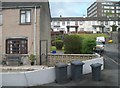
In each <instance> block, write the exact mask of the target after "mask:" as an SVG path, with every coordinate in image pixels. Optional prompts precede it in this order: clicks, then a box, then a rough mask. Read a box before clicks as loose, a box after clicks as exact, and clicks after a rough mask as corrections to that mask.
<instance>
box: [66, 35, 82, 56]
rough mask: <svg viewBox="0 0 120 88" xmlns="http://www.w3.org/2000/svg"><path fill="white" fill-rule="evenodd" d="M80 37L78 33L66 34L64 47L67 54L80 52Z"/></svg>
mask: <svg viewBox="0 0 120 88" xmlns="http://www.w3.org/2000/svg"><path fill="white" fill-rule="evenodd" d="M81 42H82V38H81V37H80V36H79V35H66V36H65V37H64V49H65V53H67V54H80V53H81V52H80V51H81Z"/></svg>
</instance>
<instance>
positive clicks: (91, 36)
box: [50, 34, 109, 52]
mask: <svg viewBox="0 0 120 88" xmlns="http://www.w3.org/2000/svg"><path fill="white" fill-rule="evenodd" d="M78 35H79V36H80V37H82V38H92V39H96V37H99V36H104V37H105V38H108V37H109V36H108V35H106V34H78ZM50 50H51V51H54V50H55V51H57V52H64V47H63V48H62V50H57V49H56V47H55V46H51V49H50Z"/></svg>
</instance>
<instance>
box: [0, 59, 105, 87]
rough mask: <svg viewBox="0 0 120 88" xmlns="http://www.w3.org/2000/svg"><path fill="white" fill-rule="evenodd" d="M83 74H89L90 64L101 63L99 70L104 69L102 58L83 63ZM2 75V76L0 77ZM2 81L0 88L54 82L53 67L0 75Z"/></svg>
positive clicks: (69, 73)
mask: <svg viewBox="0 0 120 88" xmlns="http://www.w3.org/2000/svg"><path fill="white" fill-rule="evenodd" d="M83 62H84V63H85V64H84V65H83V74H88V73H91V66H90V65H91V64H93V63H101V64H102V67H101V70H103V69H104V61H103V57H97V58H94V59H90V60H86V61H83ZM1 75H2V76H1ZM70 75H71V72H70V65H68V78H69V77H70ZM0 77H2V78H0V79H2V84H1V85H2V86H36V85H42V84H47V83H52V82H55V78H56V77H55V67H48V68H46V69H41V70H35V71H29V72H11V73H10V72H9V73H4V72H3V73H0Z"/></svg>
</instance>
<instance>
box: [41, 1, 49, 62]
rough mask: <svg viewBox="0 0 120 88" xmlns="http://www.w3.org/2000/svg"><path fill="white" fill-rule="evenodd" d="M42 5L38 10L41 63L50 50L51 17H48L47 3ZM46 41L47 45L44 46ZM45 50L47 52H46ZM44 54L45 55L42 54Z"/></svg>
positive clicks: (44, 60)
mask: <svg viewBox="0 0 120 88" xmlns="http://www.w3.org/2000/svg"><path fill="white" fill-rule="evenodd" d="M43 5H44V6H42V7H41V12H40V18H41V19H40V25H41V26H40V41H41V50H40V53H41V63H42V64H45V63H44V62H46V56H47V53H49V52H50V46H51V34H50V33H51V32H50V31H51V29H50V28H51V25H50V24H51V19H50V14H49V11H48V9H46V8H49V7H48V5H47V3H43ZM46 43H47V46H46ZM46 50H47V52H46ZM42 54H43V55H45V56H42Z"/></svg>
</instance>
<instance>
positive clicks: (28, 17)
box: [26, 11, 30, 22]
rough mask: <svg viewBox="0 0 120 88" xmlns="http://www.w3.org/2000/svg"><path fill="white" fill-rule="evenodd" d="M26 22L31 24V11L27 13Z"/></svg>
mask: <svg viewBox="0 0 120 88" xmlns="http://www.w3.org/2000/svg"><path fill="white" fill-rule="evenodd" d="M26 22H30V11H26Z"/></svg>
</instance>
